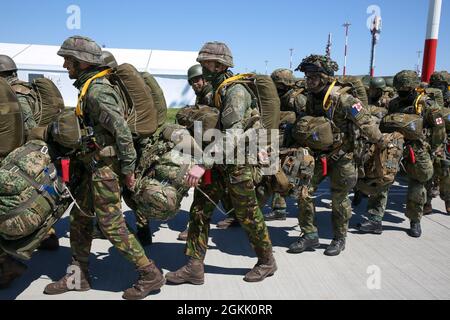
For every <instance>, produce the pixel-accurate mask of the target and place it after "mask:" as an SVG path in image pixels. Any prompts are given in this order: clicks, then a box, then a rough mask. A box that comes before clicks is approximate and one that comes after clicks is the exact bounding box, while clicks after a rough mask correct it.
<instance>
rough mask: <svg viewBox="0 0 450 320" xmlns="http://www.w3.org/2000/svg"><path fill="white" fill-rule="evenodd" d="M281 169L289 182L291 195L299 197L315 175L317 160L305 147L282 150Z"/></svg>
mask: <svg viewBox="0 0 450 320" xmlns="http://www.w3.org/2000/svg"><path fill="white" fill-rule="evenodd" d="M280 163H281V169H282V172H283V173H284V175H285V176H286V178H287V181H288V183H289V188H288V189H289V195H290V196H292V197H295V198H296V199H298V197H299V195H300V193H301V192H302V189H303V188H304V187H306V188H308V186H309V185H310V182H311V179H312V178H313V176H314V168H315V160H314V157H313V156H312V155H311V154H310V153H309V151H308V150H307V149H305V148H294V149H292V148H289V149H281V150H280Z"/></svg>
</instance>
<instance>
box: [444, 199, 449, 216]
mask: <svg viewBox="0 0 450 320" xmlns="http://www.w3.org/2000/svg"><path fill="white" fill-rule="evenodd" d="M445 210H446V211H447V214H448V215H450V201H445Z"/></svg>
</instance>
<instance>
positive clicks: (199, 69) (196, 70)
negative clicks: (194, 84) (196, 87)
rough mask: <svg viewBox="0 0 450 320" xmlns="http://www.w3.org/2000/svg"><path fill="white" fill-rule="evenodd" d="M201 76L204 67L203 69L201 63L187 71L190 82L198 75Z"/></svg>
mask: <svg viewBox="0 0 450 320" xmlns="http://www.w3.org/2000/svg"><path fill="white" fill-rule="evenodd" d="M200 76H203V69H202V66H201V65H199V64H196V65H193V66H192V67H190V68H189V70H188V72H187V77H188V81H189V83H190V82H191V80H192V79H194V78H196V77H200Z"/></svg>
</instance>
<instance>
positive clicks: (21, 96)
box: [6, 77, 37, 133]
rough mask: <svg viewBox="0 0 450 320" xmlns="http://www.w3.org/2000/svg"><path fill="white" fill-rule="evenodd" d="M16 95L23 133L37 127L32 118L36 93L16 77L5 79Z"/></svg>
mask: <svg viewBox="0 0 450 320" xmlns="http://www.w3.org/2000/svg"><path fill="white" fill-rule="evenodd" d="M6 80H7V81H8V83H9V85H10V86H11V87H12V88H13V90H14V92H15V93H16V95H17V100H18V101H19V103H20V108H21V110H22V114H23V122H24V125H25V126H24V128H25V132H26V133H27V132H28V131H29V130H31V129H33V128H35V127H37V124H36V121H35V120H34V117H33V112H34V109H35V105H36V103H37V96H36V93H35V92H34V91H33V89H32V88H31V86H30V84H29V83H27V82H23V81H20V80H19V79H18V78H17V77H9V78H7V79H6Z"/></svg>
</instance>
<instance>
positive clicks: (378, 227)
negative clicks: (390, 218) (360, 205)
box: [358, 219, 383, 234]
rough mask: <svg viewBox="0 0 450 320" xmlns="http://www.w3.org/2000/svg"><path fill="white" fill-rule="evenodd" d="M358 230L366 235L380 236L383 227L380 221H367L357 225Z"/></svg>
mask: <svg viewBox="0 0 450 320" xmlns="http://www.w3.org/2000/svg"><path fill="white" fill-rule="evenodd" d="M358 229H359V231H361V232H366V233H374V234H382V233H383V225H382V222H381V221H373V220H370V219H367V220H365V221H363V222H362V223H360V224H358Z"/></svg>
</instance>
